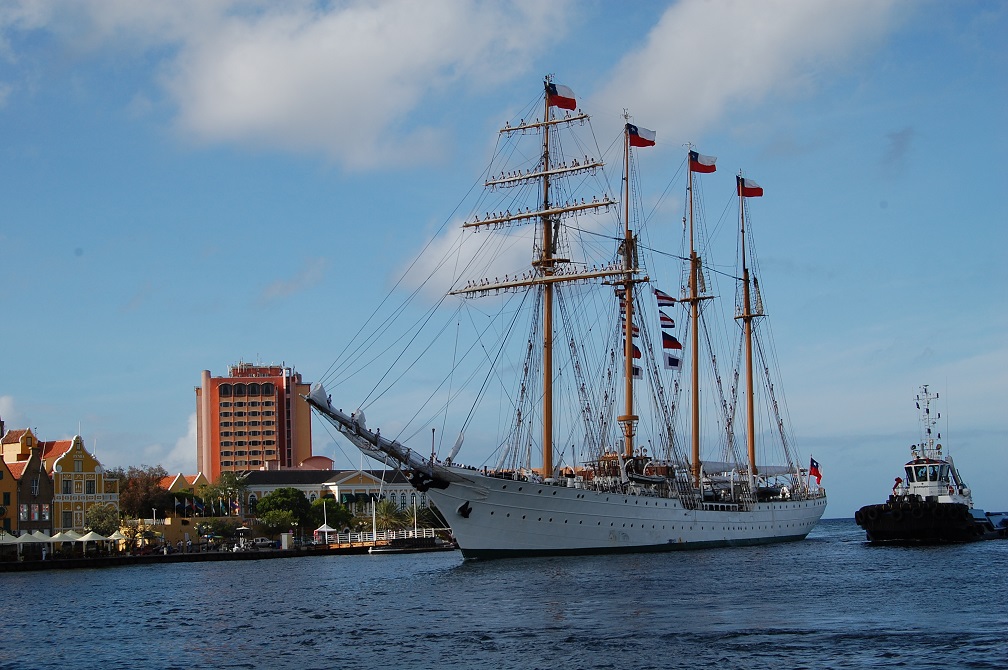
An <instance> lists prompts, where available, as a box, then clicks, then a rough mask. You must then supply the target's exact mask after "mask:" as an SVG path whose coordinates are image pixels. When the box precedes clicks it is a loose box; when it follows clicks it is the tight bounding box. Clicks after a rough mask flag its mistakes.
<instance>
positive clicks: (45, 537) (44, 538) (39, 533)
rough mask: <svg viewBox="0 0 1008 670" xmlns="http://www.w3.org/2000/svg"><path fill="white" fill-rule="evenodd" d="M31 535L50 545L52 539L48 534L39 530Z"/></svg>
mask: <svg viewBox="0 0 1008 670" xmlns="http://www.w3.org/2000/svg"><path fill="white" fill-rule="evenodd" d="M31 534H32V535H34V536H35V537H37V538H38V539H40V540H42V541H43V542H48V543H49V544H52V538H51V537H50V536H49V534H48V533H45V532H43V531H41V530H33V531H32V533H31Z"/></svg>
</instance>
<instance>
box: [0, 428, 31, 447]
mask: <svg viewBox="0 0 1008 670" xmlns="http://www.w3.org/2000/svg"><path fill="white" fill-rule="evenodd" d="M27 432H28V429H27V428H18V429H17V430H8V431H7V434H6V435H4V436H3V440H0V444H17V443H18V442H20V441H21V436H22V435H24V434H25V433H27Z"/></svg>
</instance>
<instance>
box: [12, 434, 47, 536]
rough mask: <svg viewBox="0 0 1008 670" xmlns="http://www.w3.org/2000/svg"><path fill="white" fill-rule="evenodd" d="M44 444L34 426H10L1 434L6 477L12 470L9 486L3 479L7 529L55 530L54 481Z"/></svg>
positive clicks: (21, 530) (23, 530)
mask: <svg viewBox="0 0 1008 670" xmlns="http://www.w3.org/2000/svg"><path fill="white" fill-rule="evenodd" d="M2 425H3V421H0V426H2ZM43 445H44V443H41V442H39V440H38V438H36V437H35V433H33V432H32V431H31V429H30V428H18V429H14V430H9V431H7V432H6V433H4V435H3V438H0V446H2V449H3V461H4V468H5V469H6V472H4V473H2V474H3V477H5V478H6V477H7V474H8V473H9V474H10V479H9V481H7V482H6V484H7V485H6V486H5V485H4V482H3V481H0V491H3V494H2V496H0V506H2V507H3V508H4V509H5V514H0V518H2V524H3V528H4V530H7V531H13V530H16V531H19V532H30V531H33V530H40V531H43V532H45V533H48V534H52V528H53V522H52V514H53V483H52V478H51V477H50V476H49V473H48V472H46V468H45V464H44V462H43V460H42V449H43V448H44V446H43ZM11 489H13V493H11ZM8 494H10V495H8Z"/></svg>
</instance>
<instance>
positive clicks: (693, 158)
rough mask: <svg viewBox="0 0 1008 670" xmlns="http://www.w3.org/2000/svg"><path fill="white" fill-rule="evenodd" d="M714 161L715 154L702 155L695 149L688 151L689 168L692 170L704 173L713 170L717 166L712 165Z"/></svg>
mask: <svg viewBox="0 0 1008 670" xmlns="http://www.w3.org/2000/svg"><path fill="white" fill-rule="evenodd" d="M715 161H717V156H704V155H703V154H700V153H697V152H696V151H691V152H689V169H690V170H691V171H692V172H702V173H705V174H706V173H709V172H714V171H715V170H717V166H716V165H714V163H715Z"/></svg>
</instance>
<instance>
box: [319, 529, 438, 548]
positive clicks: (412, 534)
mask: <svg viewBox="0 0 1008 670" xmlns="http://www.w3.org/2000/svg"><path fill="white" fill-rule="evenodd" d="M439 531H440V532H450V531H449V529H447V528H418V529H417V530H416V531H414V530H412V529H410V530H380V531H378V532H377V533H372V532H371V531H367V532H364V533H329V543H330V544H376V543H378V542H391V541H392V540H400V539H416V538H434V537H437V533H438V532H439Z"/></svg>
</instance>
